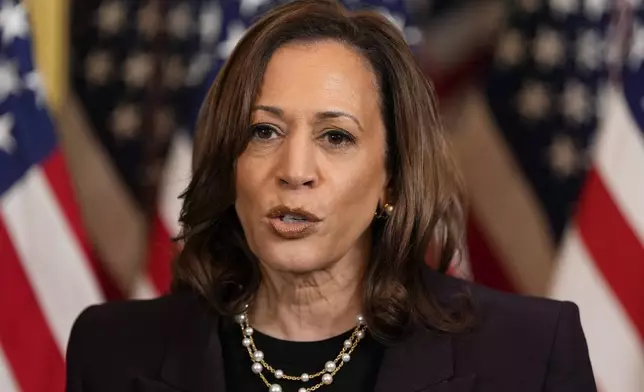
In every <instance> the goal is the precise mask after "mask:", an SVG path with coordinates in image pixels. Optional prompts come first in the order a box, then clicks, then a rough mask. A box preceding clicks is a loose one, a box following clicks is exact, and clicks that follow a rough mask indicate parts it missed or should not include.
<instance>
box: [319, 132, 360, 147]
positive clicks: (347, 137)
mask: <svg viewBox="0 0 644 392" xmlns="http://www.w3.org/2000/svg"><path fill="white" fill-rule="evenodd" d="M322 137H323V138H325V139H326V141H327V142H328V143H329V144H330V145H331V146H333V147H342V146H345V145H347V144H353V143H354V142H355V139H354V138H353V136H352V135H351V134H350V133H348V132H345V131H341V130H339V129H334V130H331V131H328V132H326V133H324V135H322Z"/></svg>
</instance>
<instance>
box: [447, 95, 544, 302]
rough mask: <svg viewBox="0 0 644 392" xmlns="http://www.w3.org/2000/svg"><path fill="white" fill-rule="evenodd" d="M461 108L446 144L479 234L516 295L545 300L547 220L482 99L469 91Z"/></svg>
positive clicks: (473, 255) (473, 256)
mask: <svg viewBox="0 0 644 392" xmlns="http://www.w3.org/2000/svg"><path fill="white" fill-rule="evenodd" d="M462 104H463V107H462V111H461V112H460V114H459V117H460V118H461V120H460V123H459V124H454V126H455V128H454V129H455V130H457V131H455V132H453V134H452V138H451V141H452V145H453V147H454V153H455V155H456V157H457V159H458V161H459V163H460V167H461V169H462V172H463V174H464V177H465V182H466V184H467V187H468V190H469V194H470V195H471V196H470V203H471V208H472V210H473V211H474V214H475V216H476V219H477V221H478V222H480V229H481V230H480V231H481V232H484V233H485V238H486V240H487V244H488V247H489V249H491V250H492V253H493V254H494V255H496V256H497V260H498V262H500V268H502V269H503V270H504V271H505V273H506V275H507V276H508V277H510V278H511V280H512V282H513V283H514V286H515V287H516V288H517V290H519V291H520V292H522V293H526V294H531V295H544V294H545V290H546V287H547V284H548V280H549V279H550V276H551V275H550V274H551V270H552V265H553V256H554V244H553V242H552V238H551V234H550V230H549V226H548V223H547V219H546V218H545V216H544V214H543V211H542V210H541V207H540V204H539V202H538V200H537V198H536V195H535V194H534V193H533V191H532V188H531V187H530V183H529V182H528V181H527V179H526V178H525V177H524V176H523V174H522V173H521V172H520V169H519V167H518V165H517V163H516V161H515V159H514V157H513V155H512V153H511V151H510V150H509V146H508V145H507V143H506V142H505V141H504V140H503V138H502V137H501V135H500V134H499V132H498V131H497V130H496V126H495V125H494V124H495V121H494V120H493V118H492V115H491V113H490V112H489V110H488V109H487V104H486V102H485V100H484V98H483V96H482V94H481V93H480V92H478V91H476V90H474V89H472V90H471V91H469V92H466V93H465V96H464V97H462ZM475 257H476V255H475V254H472V263H474V259H475ZM475 276H476V275H475Z"/></svg>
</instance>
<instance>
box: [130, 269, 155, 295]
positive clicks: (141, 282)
mask: <svg viewBox="0 0 644 392" xmlns="http://www.w3.org/2000/svg"><path fill="white" fill-rule="evenodd" d="M158 296H159V293H158V291H157V289H155V288H154V284H152V282H151V281H150V279H149V278H148V275H147V274H141V275H139V277H138V278H137V279H136V282H135V283H134V287H133V288H132V292H131V294H130V298H131V299H152V298H156V297H158Z"/></svg>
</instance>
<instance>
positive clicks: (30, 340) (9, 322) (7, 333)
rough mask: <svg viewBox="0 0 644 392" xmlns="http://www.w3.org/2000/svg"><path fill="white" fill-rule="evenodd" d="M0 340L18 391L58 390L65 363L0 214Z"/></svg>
mask: <svg viewBox="0 0 644 392" xmlns="http://www.w3.org/2000/svg"><path fill="white" fill-rule="evenodd" d="M0 254H2V257H0V287H1V288H2V295H0V342H1V343H2V349H3V351H4V353H5V355H6V357H7V360H8V362H9V364H10V367H11V370H12V373H13V375H14V378H15V379H16V381H17V383H18V385H19V387H20V389H21V391H22V392H42V391H62V390H64V388H65V363H64V360H63V357H62V354H61V353H60V351H59V350H58V347H57V346H56V342H55V341H54V338H53V336H52V334H51V332H50V330H49V326H48V324H47V321H46V320H45V317H44V315H43V313H42V310H41V309H40V306H39V304H38V301H37V300H36V297H35V295H34V293H33V291H32V289H31V285H30V284H29V280H28V279H27V276H26V275H25V272H24V270H23V269H22V265H21V263H20V260H19V259H18V255H17V254H16V251H15V249H14V248H13V245H12V243H11V240H10V238H9V234H8V233H7V230H6V227H5V225H4V221H3V220H2V217H1V216H0Z"/></svg>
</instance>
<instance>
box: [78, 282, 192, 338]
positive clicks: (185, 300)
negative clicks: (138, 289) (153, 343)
mask: <svg viewBox="0 0 644 392" xmlns="http://www.w3.org/2000/svg"><path fill="white" fill-rule="evenodd" d="M196 301H197V299H196V296H195V295H191V294H190V293H181V294H171V295H167V296H163V297H160V298H156V299H151V300H128V301H114V302H108V303H103V304H99V305H93V306H90V307H88V308H86V309H85V310H84V311H83V312H82V313H81V314H80V315H79V316H78V317H77V319H76V321H75V322H74V326H73V328H72V333H71V336H70V340H72V343H73V340H74V339H73V338H79V339H80V338H82V339H83V340H96V339H98V340H101V341H105V340H106V339H107V340H110V341H129V340H136V341H139V340H140V339H143V340H150V339H155V338H161V337H162V336H163V334H164V332H165V331H168V330H171V329H172V328H174V327H175V326H176V324H177V321H178V320H179V319H180V317H178V316H179V314H181V313H184V312H186V311H187V310H188V309H189V308H190V307H191V306H194V303H195V302H196Z"/></svg>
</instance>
